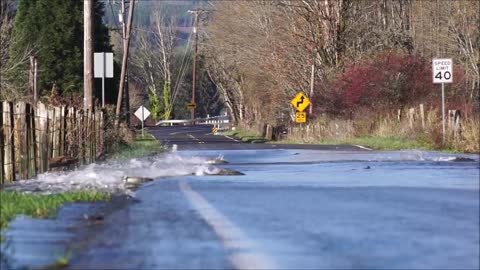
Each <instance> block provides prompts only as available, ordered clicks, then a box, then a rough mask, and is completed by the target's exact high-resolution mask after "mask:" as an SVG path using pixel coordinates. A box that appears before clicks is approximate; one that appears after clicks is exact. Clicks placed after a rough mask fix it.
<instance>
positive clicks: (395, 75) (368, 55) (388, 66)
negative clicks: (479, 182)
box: [202, 0, 480, 152]
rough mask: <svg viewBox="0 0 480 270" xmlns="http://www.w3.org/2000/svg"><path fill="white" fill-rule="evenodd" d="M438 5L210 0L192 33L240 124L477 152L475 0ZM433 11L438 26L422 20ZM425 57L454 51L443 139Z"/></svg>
mask: <svg viewBox="0 0 480 270" xmlns="http://www.w3.org/2000/svg"><path fill="white" fill-rule="evenodd" d="M443 4H445V5H444V6H442V7H439V6H435V5H432V4H431V1H396V0H385V1H377V0H366V1H352V0H335V1H330V0H326V1H318V0H305V1H260V2H257V1H235V2H231V3H230V2H228V3H227V2H223V1H217V2H214V3H212V5H213V6H214V8H213V9H214V10H215V11H214V12H212V13H211V15H210V16H209V17H208V23H206V29H205V33H206V34H205V35H204V36H203V37H204V41H203V42H202V44H205V45H204V50H203V53H204V54H205V55H206V63H207V70H208V74H209V76H210V78H211V79H212V80H213V81H214V83H215V84H216V85H217V88H218V91H219V92H220V93H221V94H222V97H223V99H224V101H225V104H226V108H227V110H228V112H229V114H230V115H231V116H232V118H233V121H234V122H235V124H236V126H237V127H239V128H240V129H242V130H247V131H252V132H254V133H257V134H258V133H262V128H261V127H262V126H264V125H269V126H271V127H273V129H288V130H289V132H288V135H287V136H286V138H283V139H284V140H286V141H290V142H303V143H360V144H367V145H368V146H370V147H374V148H380V149H401V148H419V149H438V150H449V151H462V152H479V148H480V147H479V135H478V130H480V124H479V118H478V116H479V115H480V107H479V103H478V100H479V94H480V89H479V87H480V79H479V78H480V75H479V74H480V73H479V66H478V65H477V64H476V63H479V62H480V53H479V50H478V49H477V48H479V47H480V39H479V38H478V37H479V36H480V32H479V28H478V27H476V26H477V25H478V24H479V23H480V14H479V13H478V10H479V8H480V2H478V1H469V0H459V1H444V3H443ZM439 17H441V18H442V20H443V22H445V24H446V25H448V27H442V26H441V25H438V24H432V21H435V20H436V18H439ZM226 36H228V39H227V38H225V37H226ZM432 40H435V42H434V43H432ZM432 44H433V45H432ZM435 58H451V59H452V60H453V74H454V79H453V83H449V84H446V85H445V103H446V114H447V118H448V117H449V110H452V111H454V112H455V113H458V114H459V115H460V116H461V117H460V118H461V119H460V121H459V122H460V123H459V126H460V130H457V131H458V132H457V133H456V135H453V134H452V132H451V131H452V128H451V125H448V124H447V133H448V134H447V140H446V144H442V133H441V130H442V127H441V119H442V112H441V100H442V99H441V90H440V89H441V88H440V85H439V84H433V82H432V59H435ZM312 70H313V71H312ZM312 73H313V74H312ZM312 80H313V82H314V84H313V89H312V88H311V87H312V85H311V81H312ZM300 91H302V92H304V93H305V94H306V96H307V97H308V98H309V99H310V101H311V103H312V110H313V111H312V112H310V109H307V110H306V112H307V114H308V115H307V119H308V122H307V123H306V124H297V123H295V122H294V119H295V110H294V109H293V108H292V106H291V105H290V101H291V99H292V98H293V97H294V96H295V95H296V93H298V92H300ZM421 105H422V108H424V111H423V112H424V114H423V116H424V122H425V123H424V126H423V127H421V126H420V125H421V121H420V119H421V117H422V116H421V113H420V110H419V108H420V106H421ZM412 109H413V110H414V113H413V114H411V118H412V119H413V120H414V123H413V124H412V125H410V123H409V122H408V118H409V117H410V112H412ZM447 121H448V119H447ZM273 133H274V134H275V132H273ZM282 137H285V136H282ZM275 139H277V138H275Z"/></svg>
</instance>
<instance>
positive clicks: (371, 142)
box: [322, 137, 432, 150]
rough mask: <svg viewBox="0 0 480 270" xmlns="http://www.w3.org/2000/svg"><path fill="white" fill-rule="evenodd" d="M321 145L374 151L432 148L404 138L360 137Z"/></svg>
mask: <svg viewBox="0 0 480 270" xmlns="http://www.w3.org/2000/svg"><path fill="white" fill-rule="evenodd" d="M322 144H352V145H362V146H366V147H369V148H372V149H376V150H405V149H418V150H432V147H431V146H430V145H428V144H426V143H422V142H419V141H416V140H408V139H405V138H397V137H360V138H352V139H348V140H343V141H338V140H331V141H324V142H322Z"/></svg>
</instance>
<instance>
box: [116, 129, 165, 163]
mask: <svg viewBox="0 0 480 270" xmlns="http://www.w3.org/2000/svg"><path fill="white" fill-rule="evenodd" d="M163 151H165V149H164V148H162V146H161V145H160V142H159V141H157V140H156V139H155V138H154V137H153V136H152V135H151V134H149V133H148V132H144V134H143V136H142V133H141V132H137V133H135V135H134V139H132V140H131V141H130V142H118V143H116V145H115V146H114V147H113V149H112V154H110V155H109V159H113V160H124V159H130V158H137V157H144V156H150V155H154V154H156V153H160V152H163Z"/></svg>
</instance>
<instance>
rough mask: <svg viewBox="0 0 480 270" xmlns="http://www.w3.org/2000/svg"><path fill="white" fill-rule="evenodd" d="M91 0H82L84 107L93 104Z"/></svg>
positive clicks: (89, 106) (87, 107)
mask: <svg viewBox="0 0 480 270" xmlns="http://www.w3.org/2000/svg"><path fill="white" fill-rule="evenodd" d="M92 13H93V0H84V1H83V25H84V27H83V88H84V90H83V101H84V107H85V109H92V106H93V98H92V93H93V38H92V36H93V35H92V32H93V14H92Z"/></svg>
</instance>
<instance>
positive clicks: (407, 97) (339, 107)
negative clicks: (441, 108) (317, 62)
mask: <svg viewBox="0 0 480 270" xmlns="http://www.w3.org/2000/svg"><path fill="white" fill-rule="evenodd" d="M454 76H455V77H454V81H455V83H454V84H451V85H450V86H449V87H450V90H449V91H448V93H447V94H448V96H447V98H448V99H450V100H452V101H453V100H458V99H463V98H462V91H463V90H462V85H463V84H462V81H463V77H464V76H463V71H462V70H461V69H460V68H459V67H457V66H454ZM328 88H329V89H328V91H326V92H327V93H326V94H325V96H323V98H324V100H323V101H324V102H325V101H327V100H328V101H329V102H330V104H331V106H330V110H329V111H330V112H333V113H336V114H338V113H352V112H355V111H358V110H364V109H374V110H383V109H388V108H391V107H395V108H401V107H405V106H408V105H415V104H418V103H426V104H432V103H437V97H439V96H440V88H439V86H437V85H434V84H433V83H432V69H431V60H430V59H429V60H426V59H423V58H421V57H419V56H416V55H411V54H406V53H398V52H384V53H381V54H378V55H376V56H375V57H374V58H372V59H367V60H363V61H360V62H355V63H352V64H349V65H347V66H346V68H345V70H344V71H343V72H342V73H340V74H338V75H337V76H336V77H335V78H334V79H333V80H331V81H330V83H329V86H328ZM327 110H328V109H327Z"/></svg>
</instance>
